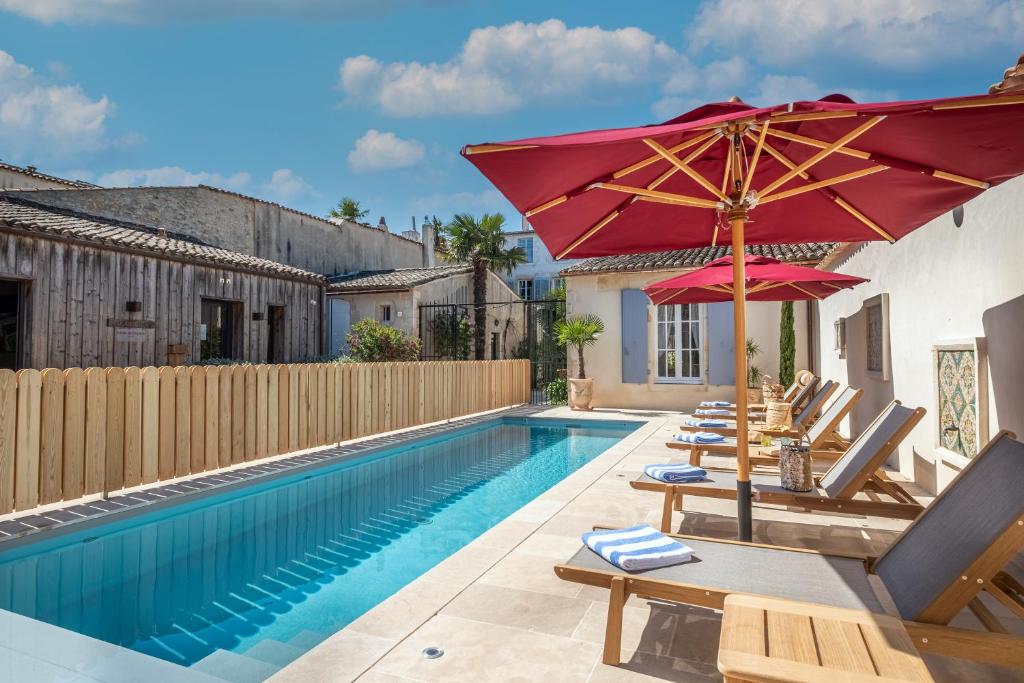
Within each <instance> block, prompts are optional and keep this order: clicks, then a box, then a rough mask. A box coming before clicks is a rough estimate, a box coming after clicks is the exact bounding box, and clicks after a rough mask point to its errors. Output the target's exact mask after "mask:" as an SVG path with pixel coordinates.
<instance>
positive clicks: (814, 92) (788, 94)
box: [749, 74, 897, 106]
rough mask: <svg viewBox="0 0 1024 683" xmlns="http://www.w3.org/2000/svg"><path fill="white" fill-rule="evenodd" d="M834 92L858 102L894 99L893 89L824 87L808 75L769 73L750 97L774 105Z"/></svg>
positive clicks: (758, 102) (813, 98)
mask: <svg viewBox="0 0 1024 683" xmlns="http://www.w3.org/2000/svg"><path fill="white" fill-rule="evenodd" d="M832 93H842V94H843V95H846V96H847V97H850V98H852V99H853V100H854V101H856V102H879V101H886V100H894V99H896V97H897V95H896V92H895V91H892V90H865V89H863V88H841V87H835V88H824V87H822V86H820V85H818V84H817V83H815V82H814V81H813V80H811V79H810V78H807V77H806V76H787V75H779V74H768V75H766V76H764V77H763V78H762V79H761V82H760V83H759V84H758V89H757V91H756V93H755V94H754V95H753V96H752V97H751V98H750V99H749V102H750V103H751V104H757V105H762V106H764V105H773V104H782V103H786V102H797V101H800V100H817V99H820V98H822V97H824V96H825V95H829V94H832Z"/></svg>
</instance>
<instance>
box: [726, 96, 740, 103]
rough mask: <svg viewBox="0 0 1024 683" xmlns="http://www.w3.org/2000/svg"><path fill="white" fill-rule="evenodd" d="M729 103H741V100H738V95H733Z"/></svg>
mask: <svg viewBox="0 0 1024 683" xmlns="http://www.w3.org/2000/svg"><path fill="white" fill-rule="evenodd" d="M729 101H730V102H742V101H743V100H741V99H740V96H739V95H733V96H732V97H730V98H729Z"/></svg>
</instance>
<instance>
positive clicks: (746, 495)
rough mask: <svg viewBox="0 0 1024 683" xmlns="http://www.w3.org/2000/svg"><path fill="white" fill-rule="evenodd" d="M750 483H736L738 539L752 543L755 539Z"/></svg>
mask: <svg viewBox="0 0 1024 683" xmlns="http://www.w3.org/2000/svg"><path fill="white" fill-rule="evenodd" d="M751 501H752V497H751V495H750V482H749V481H737V482H736V526H737V527H738V528H737V534H736V538H737V539H738V540H740V541H748V542H749V541H751V540H752V538H753V535H754V534H753V519H752V517H751V509H750V504H751Z"/></svg>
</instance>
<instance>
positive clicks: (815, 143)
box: [768, 129, 991, 190]
mask: <svg viewBox="0 0 1024 683" xmlns="http://www.w3.org/2000/svg"><path fill="white" fill-rule="evenodd" d="M768 134H769V135H771V136H773V137H778V138H782V139H783V140H789V141H790V142H799V143H802V144H804V145H808V146H809V147H817V148H818V149H824V148H825V147H827V146H828V144H829V143H827V142H825V141H824V140H819V139H817V138H812V137H808V136H806V135H799V134H797V133H789V132H787V131H784V130H774V129H773V130H771V131H769V132H768ZM836 153H837V154H844V155H846V156H850V157H855V158H857V159H864V160H865V161H875V162H878V163H883V164H884V162H880V161H878V160H877V159H872V155H871V152H866V151H864V150H862V149H857V148H855V147H845V146H844V147H840V148H839V149H837V150H836ZM905 163H908V164H911V163H913V162H909V161H907V162H905ZM885 165H886V166H887V167H888V168H893V167H892V166H889V165H888V164H885ZM913 165H915V166H917V165H918V164H913ZM921 171H922V172H924V173H928V174H930V175H932V176H934V177H936V178H941V179H943V180H949V181H951V182H954V183H960V184H961V185H969V186H971V187H977V188H978V189H981V190H987V189H988V188H989V187H991V184H990V183H987V182H985V181H984V180H978V179H977V178H971V177H970V176H964V175H959V174H957V173H950V172H949V171H943V170H940V169H937V168H929V167H927V166H923V165H922V166H921Z"/></svg>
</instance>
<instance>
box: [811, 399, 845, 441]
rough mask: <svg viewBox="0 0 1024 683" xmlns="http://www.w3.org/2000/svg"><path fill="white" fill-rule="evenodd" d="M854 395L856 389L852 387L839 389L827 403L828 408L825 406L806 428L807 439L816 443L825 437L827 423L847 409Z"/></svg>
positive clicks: (833, 426)
mask: <svg viewBox="0 0 1024 683" xmlns="http://www.w3.org/2000/svg"><path fill="white" fill-rule="evenodd" d="M856 395H857V390H856V389H854V388H853V387H846V388H845V389H843V390H842V391H840V392H839V395H838V396H836V399H835V400H834V401H832V403H829V404H828V408H825V412H823V413H822V414H821V417H819V418H818V421H817V422H815V423H814V424H813V425H811V426H810V428H809V429H808V430H807V440H808V441H810V442H811V443H817V441H818V440H819V439H823V438H825V437H827V436H828V434H827V433H826V430H827V429H829V425H830V424H831V423H833V422H835V420H836V418H837V417H838V416H840V415H842V414H843V412H844V411H846V410H847V408H848V406H849V405H850V402H851V401H853V397H854V396H856ZM831 426H832V428H833V429H834V428H835V425H831Z"/></svg>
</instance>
